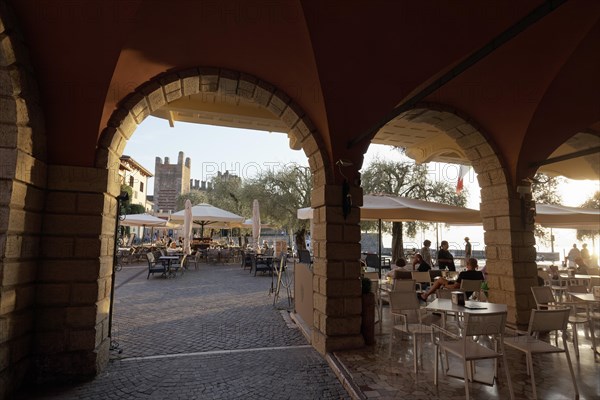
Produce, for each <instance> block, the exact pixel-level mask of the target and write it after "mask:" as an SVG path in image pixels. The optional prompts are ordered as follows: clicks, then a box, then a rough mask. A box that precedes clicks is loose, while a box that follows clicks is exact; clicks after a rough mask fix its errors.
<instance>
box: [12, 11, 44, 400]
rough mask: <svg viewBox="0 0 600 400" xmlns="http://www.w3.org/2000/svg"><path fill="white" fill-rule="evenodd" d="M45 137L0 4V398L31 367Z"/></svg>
mask: <svg viewBox="0 0 600 400" xmlns="http://www.w3.org/2000/svg"><path fill="white" fill-rule="evenodd" d="M45 148H46V135H45V130H44V120H43V115H42V111H41V108H40V105H39V95H38V89H37V85H36V82H35V77H34V73H33V69H32V67H31V62H30V59H29V54H28V50H27V47H26V45H25V42H24V40H23V37H22V35H21V33H20V30H19V27H18V24H17V19H16V17H15V16H14V14H13V13H12V10H11V9H10V6H9V5H8V4H7V2H0V159H1V160H2V162H1V164H0V277H2V279H1V283H0V316H1V320H2V321H1V323H0V324H1V327H0V399H4V398H9V397H10V394H11V393H12V392H14V391H15V390H16V389H17V388H18V387H19V386H20V384H21V383H22V382H23V381H24V379H25V377H26V376H27V375H28V374H29V373H30V371H31V369H32V367H33V364H34V362H33V361H32V359H33V357H34V346H33V345H32V344H31V342H32V341H31V338H32V337H33V336H34V328H33V324H30V323H27V322H26V321H28V320H33V318H34V316H35V315H36V312H34V310H35V306H36V304H35V298H36V296H35V295H36V291H37V286H36V278H37V271H38V263H39V260H40V253H41V252H40V248H41V247H42V246H41V240H40V237H41V235H42V229H43V224H42V219H43V208H44V202H45V188H46V183H47V178H46V175H47V174H46V171H47V168H46V162H45V160H46V154H45Z"/></svg>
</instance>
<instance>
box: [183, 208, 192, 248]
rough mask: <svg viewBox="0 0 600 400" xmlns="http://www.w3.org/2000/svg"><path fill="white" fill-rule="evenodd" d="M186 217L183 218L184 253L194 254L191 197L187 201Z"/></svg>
mask: <svg viewBox="0 0 600 400" xmlns="http://www.w3.org/2000/svg"><path fill="white" fill-rule="evenodd" d="M183 211H184V219H183V253H184V254H187V255H190V254H192V224H193V222H192V202H191V201H190V199H187V200H186V201H185V209H184V210H183Z"/></svg>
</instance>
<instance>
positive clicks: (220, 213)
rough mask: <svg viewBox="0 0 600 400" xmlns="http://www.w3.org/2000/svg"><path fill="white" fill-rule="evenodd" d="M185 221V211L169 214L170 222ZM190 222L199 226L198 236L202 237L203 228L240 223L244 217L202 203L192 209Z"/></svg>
mask: <svg viewBox="0 0 600 400" xmlns="http://www.w3.org/2000/svg"><path fill="white" fill-rule="evenodd" d="M184 220H185V210H181V211H177V212H176V213H173V214H171V222H174V223H183V222H184ZM192 221H193V222H194V224H196V225H199V226H200V232H201V233H200V234H201V235H202V237H204V227H205V226H206V225H211V226H213V225H214V226H226V225H227V224H228V223H241V222H243V221H244V217H240V216H239V215H237V214H234V213H232V212H229V211H226V210H223V209H221V208H218V207H215V206H213V205H210V204H206V203H202V204H197V205H195V206H193V207H192Z"/></svg>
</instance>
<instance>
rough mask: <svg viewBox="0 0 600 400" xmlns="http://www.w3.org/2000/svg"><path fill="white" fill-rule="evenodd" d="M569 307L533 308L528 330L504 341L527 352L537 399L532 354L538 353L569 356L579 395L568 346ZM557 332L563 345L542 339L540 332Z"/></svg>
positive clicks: (576, 391)
mask: <svg viewBox="0 0 600 400" xmlns="http://www.w3.org/2000/svg"><path fill="white" fill-rule="evenodd" d="M569 313H570V310H569V309H568V308H561V309H554V310H531V315H530V317H529V327H528V328H527V332H522V331H517V333H518V334H519V335H518V336H514V337H506V339H505V340H504V343H505V344H506V345H507V346H509V347H511V348H513V349H516V350H519V351H522V352H523V353H525V362H526V365H527V375H528V376H530V377H531V388H532V390H533V398H534V399H537V392H536V388H535V376H534V371H533V370H534V368H533V359H532V356H534V355H537V354H551V353H565V357H566V358H567V364H568V365H569V372H570V373H571V380H572V382H573V387H574V388H575V398H578V397H579V391H578V389H577V382H576V381H575V374H574V373H573V365H572V364H571V357H570V355H569V348H568V347H567V339H566V338H567V324H568V323H569ZM551 331H554V332H556V336H558V333H559V332H560V333H561V337H562V341H563V347H562V348H560V347H558V346H553V345H551V344H550V343H548V342H545V341H543V340H540V339H539V338H538V334H539V333H540V332H551Z"/></svg>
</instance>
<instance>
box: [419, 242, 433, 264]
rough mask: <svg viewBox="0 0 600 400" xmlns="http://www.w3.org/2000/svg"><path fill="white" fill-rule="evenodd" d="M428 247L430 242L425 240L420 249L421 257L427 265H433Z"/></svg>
mask: <svg viewBox="0 0 600 400" xmlns="http://www.w3.org/2000/svg"><path fill="white" fill-rule="evenodd" d="M430 246H431V241H430V240H425V241H424V242H423V247H421V257H423V260H424V261H425V262H426V263H427V264H429V265H433V262H432V260H431V250H430V249H429V247H430Z"/></svg>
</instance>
